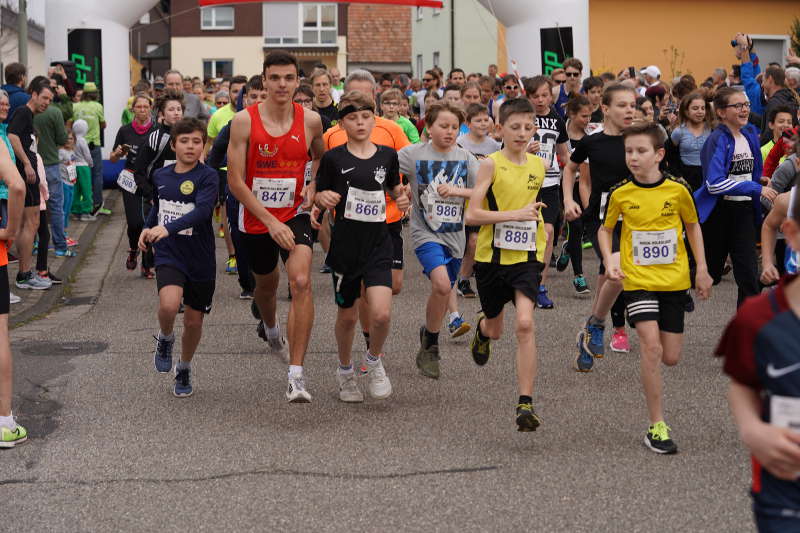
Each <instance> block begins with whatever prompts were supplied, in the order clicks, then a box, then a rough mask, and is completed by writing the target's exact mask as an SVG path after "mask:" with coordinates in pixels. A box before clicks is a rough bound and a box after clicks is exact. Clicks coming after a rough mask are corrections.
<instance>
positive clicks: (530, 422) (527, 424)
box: [517, 416, 541, 433]
mask: <svg viewBox="0 0 800 533" xmlns="http://www.w3.org/2000/svg"><path fill="white" fill-rule="evenodd" d="M540 424H541V422H539V421H538V420H537V419H536V417H535V416H531V417H530V418H528V417H524V418H522V419H520V417H517V431H519V432H522V433H529V432H531V431H536V428H538V427H539V425H540Z"/></svg>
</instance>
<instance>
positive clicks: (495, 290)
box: [475, 261, 544, 318]
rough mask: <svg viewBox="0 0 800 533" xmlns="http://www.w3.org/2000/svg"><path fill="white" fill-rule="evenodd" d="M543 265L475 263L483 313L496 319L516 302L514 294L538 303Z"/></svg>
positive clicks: (528, 263)
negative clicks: (505, 308) (518, 293)
mask: <svg viewBox="0 0 800 533" xmlns="http://www.w3.org/2000/svg"><path fill="white" fill-rule="evenodd" d="M543 266H544V265H542V263H539V262H536V261H530V262H525V263H516V264H513V265H496V264H493V263H478V262H476V263H475V283H476V285H477V287H478V297H479V298H480V301H481V310H482V311H483V313H484V314H485V315H486V318H494V317H496V316H497V315H499V314H500V313H501V312H502V311H503V307H505V305H506V304H507V303H508V302H512V303H514V293H515V291H520V292H521V293H522V294H524V295H525V296H527V297H528V298H530V299H531V300H532V301H534V302H535V301H536V295H537V294H538V293H539V283H541V281H542V268H543Z"/></svg>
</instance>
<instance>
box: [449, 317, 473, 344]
mask: <svg viewBox="0 0 800 533" xmlns="http://www.w3.org/2000/svg"><path fill="white" fill-rule="evenodd" d="M447 329H448V331H450V337H451V338H453V339H455V338H456V337H460V336H461V335H463V334H465V333H466V332H468V331H469V330H470V329H471V326H470V325H469V324H467V323H466V322H464V319H463V318H462V317H461V315H458V316H457V317H455V318H454V319H452V320H448V322H447Z"/></svg>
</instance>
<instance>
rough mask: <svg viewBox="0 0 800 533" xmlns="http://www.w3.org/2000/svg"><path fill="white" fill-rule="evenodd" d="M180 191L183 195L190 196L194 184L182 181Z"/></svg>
mask: <svg viewBox="0 0 800 533" xmlns="http://www.w3.org/2000/svg"><path fill="white" fill-rule="evenodd" d="M180 191H181V193H183V194H192V193H193V192H194V183H192V182H191V181H190V180H186V181H184V182H183V183H181V186H180Z"/></svg>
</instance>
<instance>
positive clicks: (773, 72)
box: [764, 65, 786, 87]
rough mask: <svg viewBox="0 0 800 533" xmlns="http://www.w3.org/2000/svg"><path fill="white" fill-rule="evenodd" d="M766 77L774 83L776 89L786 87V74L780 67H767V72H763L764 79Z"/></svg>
mask: <svg viewBox="0 0 800 533" xmlns="http://www.w3.org/2000/svg"><path fill="white" fill-rule="evenodd" d="M767 77H770V78H772V81H774V82H775V85H777V86H778V87H783V86H785V85H786V73H785V72H784V71H783V68H782V67H781V66H780V65H774V66H772V65H771V66H769V67H767V70H765V71H764V79H766V78H767Z"/></svg>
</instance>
